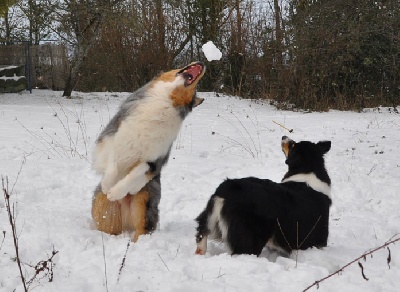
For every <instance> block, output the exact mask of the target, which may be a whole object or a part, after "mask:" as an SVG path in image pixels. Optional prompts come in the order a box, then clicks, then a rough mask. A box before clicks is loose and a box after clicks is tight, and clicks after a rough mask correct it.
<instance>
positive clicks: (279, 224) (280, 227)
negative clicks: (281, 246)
mask: <svg viewBox="0 0 400 292" xmlns="http://www.w3.org/2000/svg"><path fill="white" fill-rule="evenodd" d="M276 221H277V222H278V226H279V229H280V231H281V233H282V235H283V238H284V239H285V241H286V243H287V245H288V246H289V248H290V249H291V250H292V249H293V248H292V247H291V246H290V244H289V241H288V240H287V239H286V236H285V233H284V232H283V230H282V226H281V223H279V219H278V218H276Z"/></svg>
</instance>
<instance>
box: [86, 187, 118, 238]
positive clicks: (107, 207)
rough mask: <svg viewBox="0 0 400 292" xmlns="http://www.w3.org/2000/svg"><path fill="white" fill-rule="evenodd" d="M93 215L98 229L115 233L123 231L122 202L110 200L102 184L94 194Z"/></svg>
mask: <svg viewBox="0 0 400 292" xmlns="http://www.w3.org/2000/svg"><path fill="white" fill-rule="evenodd" d="M92 217H93V220H94V223H95V224H96V228H97V229H98V230H100V231H103V232H106V233H108V234H113V235H117V234H121V233H122V222H121V207H120V204H119V202H111V201H109V200H108V199H107V196H106V195H105V194H104V193H103V192H102V191H101V189H100V186H98V187H97V188H96V190H95V193H94V196H93V202H92Z"/></svg>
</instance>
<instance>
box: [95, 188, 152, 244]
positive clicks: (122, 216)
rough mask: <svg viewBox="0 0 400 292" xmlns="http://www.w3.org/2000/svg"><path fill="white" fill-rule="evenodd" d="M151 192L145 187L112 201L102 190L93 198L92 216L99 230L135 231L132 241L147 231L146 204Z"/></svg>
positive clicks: (118, 232)
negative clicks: (134, 193)
mask: <svg viewBox="0 0 400 292" xmlns="http://www.w3.org/2000/svg"><path fill="white" fill-rule="evenodd" d="M148 200H149V192H148V191H147V189H146V188H143V189H142V190H141V191H140V192H139V193H137V194H136V195H134V196H131V195H129V196H125V197H124V198H123V199H121V200H118V201H114V202H112V201H110V200H108V199H107V196H106V195H105V194H103V193H102V192H98V193H97V194H96V196H95V197H94V199H93V206H92V216H93V219H94V222H95V224H96V227H97V229H98V230H100V231H103V232H105V233H108V234H112V235H118V234H121V233H122V232H123V231H129V232H133V231H135V235H134V236H133V239H132V241H133V242H136V241H137V240H138V238H139V236H140V235H143V234H145V233H146V229H145V226H146V204H147V201H148Z"/></svg>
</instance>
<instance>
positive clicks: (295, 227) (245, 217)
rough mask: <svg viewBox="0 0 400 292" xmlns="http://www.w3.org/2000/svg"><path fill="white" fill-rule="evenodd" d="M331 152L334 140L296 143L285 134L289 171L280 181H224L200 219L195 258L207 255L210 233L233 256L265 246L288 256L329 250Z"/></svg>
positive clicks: (249, 178)
mask: <svg viewBox="0 0 400 292" xmlns="http://www.w3.org/2000/svg"><path fill="white" fill-rule="evenodd" d="M330 148H331V142H330V141H321V142H318V143H316V144H315V143H312V142H309V141H301V142H298V143H296V142H294V141H293V140H291V139H289V138H288V137H286V136H284V137H282V150H283V152H284V154H285V156H286V161H285V163H286V164H287V165H288V167H289V170H288V172H287V173H286V174H285V176H284V177H283V179H282V182H281V183H276V182H273V181H271V180H268V179H259V178H255V177H247V178H241V179H227V180H225V181H224V182H223V183H222V184H220V185H219V187H218V188H217V190H216V191H215V193H214V194H213V195H212V196H211V198H210V200H209V201H208V203H207V206H206V208H205V210H204V211H203V212H202V213H201V214H200V215H199V216H198V217H197V219H196V221H197V222H198V227H197V234H196V242H197V249H196V254H201V255H204V254H205V253H206V250H207V237H208V236H209V235H210V237H211V238H212V239H216V240H219V241H222V242H225V243H226V245H227V246H228V248H229V249H230V251H231V254H255V255H257V256H258V255H260V253H261V251H262V249H263V248H264V246H267V247H270V248H274V249H277V250H279V251H281V252H285V253H290V252H291V251H292V250H293V249H307V248H309V247H312V246H315V247H324V246H326V245H327V240H328V232H329V230H328V226H329V208H330V206H331V203H332V201H331V198H330V191H331V187H330V185H331V180H330V178H329V176H328V173H327V171H326V169H325V165H324V154H325V153H327V152H328V151H329V150H330Z"/></svg>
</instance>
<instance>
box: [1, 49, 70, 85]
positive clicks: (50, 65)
mask: <svg viewBox="0 0 400 292" xmlns="http://www.w3.org/2000/svg"><path fill="white" fill-rule="evenodd" d="M68 64H69V62H68V58H67V49H66V47H65V46H64V45H60V44H54V43H46V44H43V45H29V44H28V43H27V42H21V43H18V44H13V45H0V65H10V66H11V65H13V66H20V65H24V68H25V77H26V79H27V80H28V83H30V84H31V86H32V88H48V89H53V90H63V89H64V86H65V79H66V76H67V72H68Z"/></svg>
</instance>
